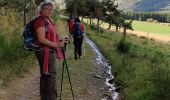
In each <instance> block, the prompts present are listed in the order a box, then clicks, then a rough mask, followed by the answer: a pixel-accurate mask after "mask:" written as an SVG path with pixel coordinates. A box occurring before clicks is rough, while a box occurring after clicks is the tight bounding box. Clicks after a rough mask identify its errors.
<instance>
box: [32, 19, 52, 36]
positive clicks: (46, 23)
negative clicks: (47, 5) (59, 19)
mask: <svg viewBox="0 0 170 100" xmlns="http://www.w3.org/2000/svg"><path fill="white" fill-rule="evenodd" d="M37 19H42V20H43V21H44V24H45V33H46V34H47V33H48V32H49V30H48V24H49V23H48V21H46V20H45V18H44V17H43V16H39V17H37V18H36V19H35V20H37Z"/></svg>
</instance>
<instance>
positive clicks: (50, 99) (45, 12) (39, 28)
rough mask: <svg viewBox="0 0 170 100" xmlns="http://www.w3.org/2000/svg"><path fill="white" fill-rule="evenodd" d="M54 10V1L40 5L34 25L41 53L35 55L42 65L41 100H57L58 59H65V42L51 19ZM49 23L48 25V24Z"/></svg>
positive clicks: (36, 52)
mask: <svg viewBox="0 0 170 100" xmlns="http://www.w3.org/2000/svg"><path fill="white" fill-rule="evenodd" d="M53 10H54V3H53V2H52V1H48V2H47V1H44V2H42V3H41V5H40V16H41V17H40V18H39V19H37V20H36V21H35V23H34V29H35V35H36V37H37V38H36V41H35V42H36V44H37V45H38V46H39V47H40V51H35V55H36V57H37V59H38V62H39V65H40V74H41V76H40V96H41V100H57V86H56V80H57V79H56V74H57V73H56V57H57V58H58V59H63V55H62V52H61V49H60V48H61V47H64V42H65V41H60V38H59V34H58V33H57V32H56V31H55V25H54V23H53V21H52V19H51V16H52V13H53ZM46 23H47V24H46Z"/></svg>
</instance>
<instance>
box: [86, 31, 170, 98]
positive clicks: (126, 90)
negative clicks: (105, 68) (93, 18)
mask: <svg viewBox="0 0 170 100" xmlns="http://www.w3.org/2000/svg"><path fill="white" fill-rule="evenodd" d="M87 33H88V36H90V38H91V39H92V40H94V41H95V43H96V44H97V45H98V47H99V48H100V49H101V50H102V52H103V54H104V55H105V56H106V57H107V59H108V60H109V61H110V63H111V64H112V67H113V74H114V75H115V76H116V85H120V86H122V91H121V92H122V94H123V99H124V100H169V98H170V95H169V93H170V87H169V86H168V84H169V83H170V80H169V79H170V62H169V60H170V56H169V54H170V51H169V49H170V46H169V45H166V44H161V43H157V42H154V41H149V40H147V39H145V38H136V37H134V36H128V37H127V39H126V41H128V43H127V44H126V43H125V45H126V46H130V50H129V51H128V52H118V49H117V47H118V46H119V45H120V41H121V39H122V35H121V33H115V32H114V33H113V32H105V33H103V34H98V33H95V32H93V31H88V32H87ZM106 44H107V45H106Z"/></svg>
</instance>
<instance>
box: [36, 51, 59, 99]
mask: <svg viewBox="0 0 170 100" xmlns="http://www.w3.org/2000/svg"><path fill="white" fill-rule="evenodd" d="M35 55H36V57H37V59H38V62H39V65H40V73H41V76H40V96H41V100H57V78H56V77H57V73H56V53H55V51H52V50H50V53H49V64H48V70H49V75H45V74H43V62H44V50H42V51H37V52H35Z"/></svg>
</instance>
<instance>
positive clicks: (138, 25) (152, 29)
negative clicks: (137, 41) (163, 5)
mask: <svg viewBox="0 0 170 100" xmlns="http://www.w3.org/2000/svg"><path fill="white" fill-rule="evenodd" d="M132 25H133V29H134V30H135V31H142V32H147V33H148V32H149V33H156V34H161V35H170V27H169V26H163V25H160V24H159V23H149V22H141V21H133V23H132Z"/></svg>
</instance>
